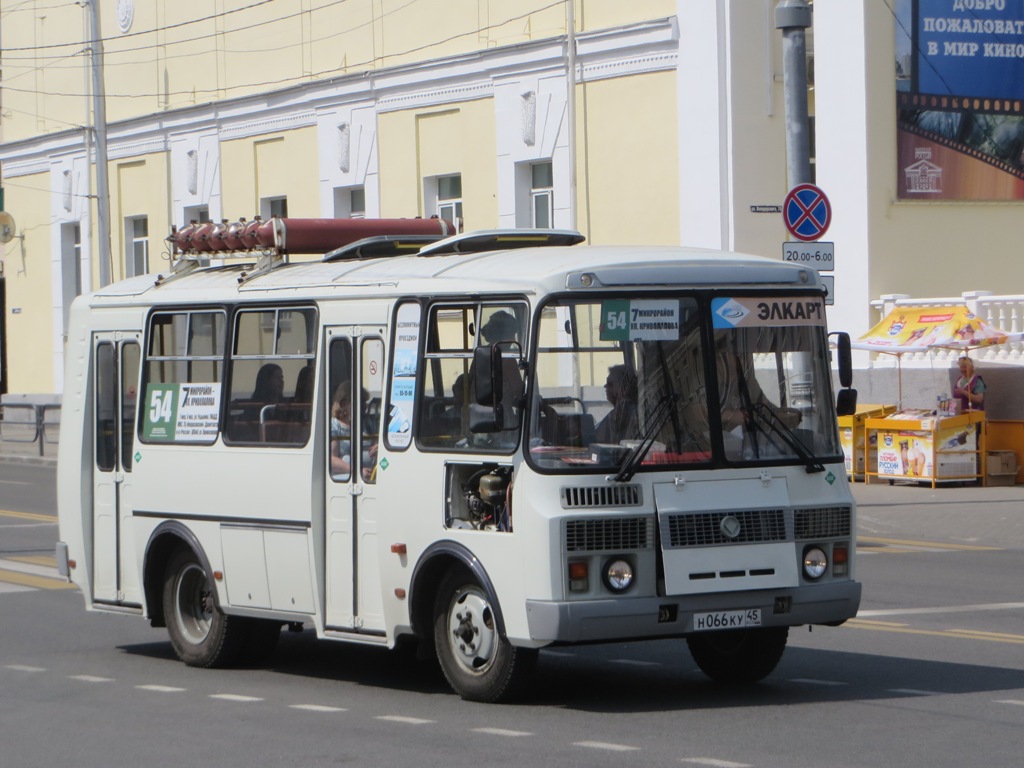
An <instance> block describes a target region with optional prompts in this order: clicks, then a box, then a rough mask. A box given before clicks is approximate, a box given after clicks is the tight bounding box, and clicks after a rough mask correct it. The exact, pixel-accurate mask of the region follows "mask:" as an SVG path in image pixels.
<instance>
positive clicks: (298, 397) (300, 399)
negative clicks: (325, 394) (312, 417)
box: [292, 365, 313, 405]
mask: <svg viewBox="0 0 1024 768" xmlns="http://www.w3.org/2000/svg"><path fill="white" fill-rule="evenodd" d="M292 402H293V403H295V404H296V405H299V404H302V405H308V404H309V403H311V402H313V366H312V365H304V366H303V367H302V368H300V369H299V375H298V376H296V377H295V395H294V396H293V397H292Z"/></svg>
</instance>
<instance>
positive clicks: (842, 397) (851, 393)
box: [829, 331, 857, 416]
mask: <svg viewBox="0 0 1024 768" xmlns="http://www.w3.org/2000/svg"><path fill="white" fill-rule="evenodd" d="M829 335H830V336H835V337H836V363H837V365H838V367H839V384H840V386H842V389H840V390H839V392H837V393H836V415H837V416H852V415H853V414H854V413H856V412H857V390H856V389H851V388H850V387H851V385H852V384H853V353H852V352H851V351H850V350H851V347H850V334H848V333H843V332H841V331H839V332H836V333H832V334H829Z"/></svg>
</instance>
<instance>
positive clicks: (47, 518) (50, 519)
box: [0, 509, 57, 525]
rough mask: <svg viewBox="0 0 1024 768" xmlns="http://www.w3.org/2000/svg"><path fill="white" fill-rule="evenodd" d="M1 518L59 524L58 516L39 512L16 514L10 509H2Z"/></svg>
mask: <svg viewBox="0 0 1024 768" xmlns="http://www.w3.org/2000/svg"><path fill="white" fill-rule="evenodd" d="M0 517H17V518H20V519H21V520H39V521H41V522H44V523H53V524H54V525H56V524H57V516H56V515H41V514H39V513H38V512H14V511H13V510H10V509H0Z"/></svg>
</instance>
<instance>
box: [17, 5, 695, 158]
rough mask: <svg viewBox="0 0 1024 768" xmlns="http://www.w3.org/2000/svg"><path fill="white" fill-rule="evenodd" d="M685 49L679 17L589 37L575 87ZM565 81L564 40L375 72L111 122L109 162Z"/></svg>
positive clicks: (36, 151) (75, 144)
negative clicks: (335, 116) (193, 142)
mask: <svg viewBox="0 0 1024 768" xmlns="http://www.w3.org/2000/svg"><path fill="white" fill-rule="evenodd" d="M678 44H679V29H678V22H677V20H676V18H675V17H668V18H663V19H654V20H650V21H645V22H641V23H637V24H631V25H628V26H624V27H616V28H612V29H604V30H598V31H594V32H585V33H581V34H579V35H578V36H577V38H576V45H577V59H576V60H577V75H576V76H577V81H578V82H593V81H598V80H602V79H607V78H613V77H622V76H625V75H632V74H641V73H645V72H655V71H664V70H674V69H675V68H676V62H677V58H678ZM564 71H565V37H564V36H560V37H555V38H546V39H544V40H534V41H529V42H524V43H518V44H515V45H509V46H502V47H500V48H494V49H488V50H483V51H475V52H472V53H466V54H461V55H458V56H453V57H449V58H446V59H432V60H428V61H421V62H415V63H412V64H403V65H398V66H395V67H389V68H385V69H380V70H368V71H363V72H359V73H355V74H352V75H344V76H341V77H333V78H326V79H323V80H318V81H315V82H310V83H300V84H297V85H293V86H290V87H288V88H285V89H281V90H276V91H269V92H265V93H261V94H254V95H249V96H240V97H237V98H231V99H224V100H221V101H216V102H208V103H205V104H199V105H195V106H190V107H182V108H179V109H173V110H168V111H166V112H157V113H152V114H149V115H143V116H140V117H135V118H131V119H128V120H122V121H117V122H112V123H109V124H108V126H107V146H108V156H109V158H110V159H111V160H120V159H126V158H130V157H134V156H142V155H146V154H151V153H154V152H162V151H167V150H168V149H169V147H170V145H171V143H172V141H173V140H174V138H175V137H176V136H180V135H182V134H188V135H195V134H197V133H204V132H206V133H217V134H219V136H220V138H221V139H223V140H231V139H239V138H245V137H251V136H257V135H262V134H266V133H274V132H281V131H289V130H295V129H298V128H305V127H309V126H314V125H316V122H317V115H318V114H319V113H322V112H325V111H330V110H334V109H337V108H339V107H343V106H345V105H350V104H354V103H362V104H365V103H372V104H374V105H375V106H376V109H377V111H378V112H390V111H398V110H405V109H422V108H424V107H431V106H441V105H445V104H452V103H458V102H462V101H470V100H477V99H485V98H491V97H493V95H494V87H495V84H496V83H501V82H504V81H507V80H510V79H518V78H522V77H524V76H529V77H544V76H557V75H559V74H564ZM82 137H83V132H82V129H80V128H79V129H76V130H68V131H62V132H58V133H50V134H45V135H41V136H35V137H32V138H29V139H23V140H19V141H13V142H9V143H0V162H2V163H3V172H4V176H5V177H8V178H12V177H17V176H26V175H30V174H34V173H40V172H43V171H47V170H49V169H50V167H51V166H52V163H53V158H54V157H55V156H59V155H77V156H80V155H81V154H82V153H83V152H84V145H83V138H82Z"/></svg>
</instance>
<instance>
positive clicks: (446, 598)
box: [434, 568, 537, 703]
mask: <svg viewBox="0 0 1024 768" xmlns="http://www.w3.org/2000/svg"><path fill="white" fill-rule="evenodd" d="M434 645H435V646H436V648H437V659H438V661H439V662H440V664H441V670H442V671H443V672H444V676H445V678H446V679H447V680H448V684H449V685H451V687H452V688H453V689H454V690H455V692H456V693H458V694H459V695H460V696H461V697H462V698H463V699H466V700H467V701H480V702H485V703H494V702H499V701H506V700H508V699H509V698H511V697H512V696H514V695H515V694H516V693H517V692H518V691H519V690H520V689H521V688H522V685H523V683H524V682H525V681H526V680H527V679H528V678H529V677H530V675H531V674H532V672H533V667H534V665H535V663H536V660H537V651H536V650H533V649H530V648H517V647H515V646H514V645H512V644H511V643H510V642H508V640H507V639H505V638H503V637H502V636H501V633H500V632H499V631H498V627H497V623H496V621H495V616H494V609H493V608H492V606H491V603H490V598H489V597H488V596H487V592H486V591H485V590H484V589H483V588H482V587H481V586H480V584H479V583H478V581H477V579H476V578H474V577H473V576H472V575H471V574H470V573H469V572H468V571H466V570H465V569H462V568H456V569H453V570H450V571H449V572H448V574H447V575H446V576H445V578H444V580H443V581H442V582H441V587H440V589H439V590H438V592H437V598H436V600H435V603H434Z"/></svg>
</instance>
